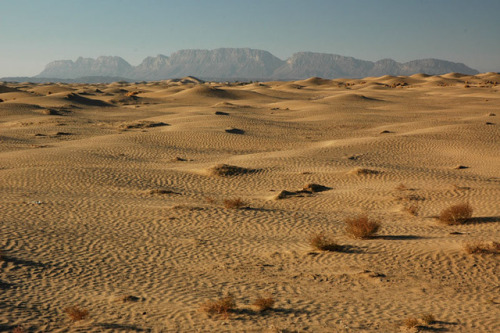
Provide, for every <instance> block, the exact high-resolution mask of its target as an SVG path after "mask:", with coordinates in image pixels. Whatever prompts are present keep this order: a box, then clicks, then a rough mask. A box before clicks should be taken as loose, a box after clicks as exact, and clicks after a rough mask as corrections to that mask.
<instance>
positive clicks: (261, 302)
mask: <svg viewBox="0 0 500 333" xmlns="http://www.w3.org/2000/svg"><path fill="white" fill-rule="evenodd" d="M252 305H253V306H255V307H256V308H257V309H258V310H259V311H266V310H270V309H272V308H273V306H274V298H272V297H259V298H257V299H256V300H255V302H253V304H252Z"/></svg>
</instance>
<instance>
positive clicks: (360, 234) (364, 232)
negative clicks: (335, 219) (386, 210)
mask: <svg viewBox="0 0 500 333" xmlns="http://www.w3.org/2000/svg"><path fill="white" fill-rule="evenodd" d="M345 223H346V228H345V231H346V232H347V233H348V234H349V235H351V236H353V237H354V238H361V239H366V238H370V237H372V236H373V235H374V234H376V233H377V231H378V230H379V229H380V223H378V222H377V221H372V220H370V219H369V218H368V216H366V215H358V216H357V217H354V218H348V219H346V221H345Z"/></svg>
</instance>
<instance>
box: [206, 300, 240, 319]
mask: <svg viewBox="0 0 500 333" xmlns="http://www.w3.org/2000/svg"><path fill="white" fill-rule="evenodd" d="M235 308H236V303H235V301H234V297H233V296H232V295H228V296H226V297H223V298H220V299H218V300H209V301H206V302H205V303H203V304H202V305H201V308H200V310H201V311H203V312H205V313H207V314H208V315H209V316H213V315H219V316H221V317H222V318H224V319H227V318H228V317H229V314H230V313H231V311H233V310H234V309H235Z"/></svg>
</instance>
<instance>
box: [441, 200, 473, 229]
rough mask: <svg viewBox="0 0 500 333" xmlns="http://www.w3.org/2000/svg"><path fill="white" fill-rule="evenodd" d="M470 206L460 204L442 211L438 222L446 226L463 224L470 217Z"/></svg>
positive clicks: (471, 210)
mask: <svg viewBox="0 0 500 333" xmlns="http://www.w3.org/2000/svg"><path fill="white" fill-rule="evenodd" d="M472 212H473V209H472V206H471V205H470V204H469V203H461V204H458V205H454V206H450V207H448V208H446V209H444V210H443V211H442V212H441V214H440V215H439V221H441V222H442V223H445V224H448V225H455V224H464V223H467V221H468V220H469V219H470V218H471V217H472Z"/></svg>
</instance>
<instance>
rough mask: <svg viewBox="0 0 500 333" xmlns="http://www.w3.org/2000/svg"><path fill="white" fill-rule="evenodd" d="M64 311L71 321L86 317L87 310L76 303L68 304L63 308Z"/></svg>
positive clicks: (87, 314)
mask: <svg viewBox="0 0 500 333" xmlns="http://www.w3.org/2000/svg"><path fill="white" fill-rule="evenodd" d="M64 312H66V314H67V315H68V316H69V319H71V320H72V321H79V320H83V319H86V318H88V316H89V311H88V310H87V309H84V308H81V307H79V306H78V305H74V306H70V307H68V308H66V309H64Z"/></svg>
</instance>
